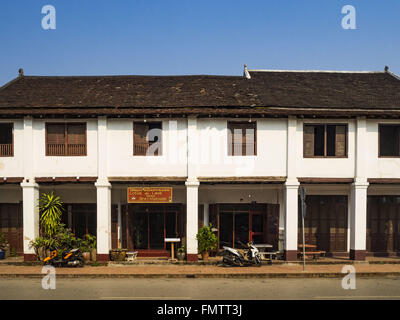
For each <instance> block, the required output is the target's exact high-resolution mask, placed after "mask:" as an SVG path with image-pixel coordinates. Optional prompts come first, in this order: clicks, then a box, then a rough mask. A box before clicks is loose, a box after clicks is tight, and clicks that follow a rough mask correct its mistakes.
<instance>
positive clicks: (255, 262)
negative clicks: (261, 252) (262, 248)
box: [254, 257, 261, 267]
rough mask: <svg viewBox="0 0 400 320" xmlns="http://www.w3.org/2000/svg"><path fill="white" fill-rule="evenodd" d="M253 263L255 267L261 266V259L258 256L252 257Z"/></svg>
mask: <svg viewBox="0 0 400 320" xmlns="http://www.w3.org/2000/svg"><path fill="white" fill-rule="evenodd" d="M254 265H255V266H256V267H261V259H260V257H254Z"/></svg>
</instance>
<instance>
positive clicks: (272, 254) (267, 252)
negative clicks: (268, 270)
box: [259, 251, 279, 263]
mask: <svg viewBox="0 0 400 320" xmlns="http://www.w3.org/2000/svg"><path fill="white" fill-rule="evenodd" d="M278 253H279V252H278V251H262V252H259V254H260V256H261V260H264V261H268V262H269V263H272V257H274V258H276V255H277V254H278ZM265 256H268V258H265Z"/></svg>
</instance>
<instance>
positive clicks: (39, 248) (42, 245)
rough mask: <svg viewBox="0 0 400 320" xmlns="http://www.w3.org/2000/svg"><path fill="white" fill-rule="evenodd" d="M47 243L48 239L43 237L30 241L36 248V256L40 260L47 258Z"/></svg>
mask: <svg viewBox="0 0 400 320" xmlns="http://www.w3.org/2000/svg"><path fill="white" fill-rule="evenodd" d="M46 243H47V242H46V239H45V238H43V237H37V238H36V239H35V240H32V241H31V242H30V243H29V246H30V247H31V248H32V247H33V248H34V250H35V254H36V257H37V258H38V260H40V261H43V259H44V258H46V249H47V248H46Z"/></svg>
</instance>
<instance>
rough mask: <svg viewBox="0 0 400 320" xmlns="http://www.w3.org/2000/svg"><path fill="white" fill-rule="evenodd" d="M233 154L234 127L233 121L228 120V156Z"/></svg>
mask: <svg viewBox="0 0 400 320" xmlns="http://www.w3.org/2000/svg"><path fill="white" fill-rule="evenodd" d="M232 155H233V127H232V123H231V122H228V156H232Z"/></svg>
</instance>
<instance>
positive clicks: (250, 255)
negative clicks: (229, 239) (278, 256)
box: [218, 241, 261, 267]
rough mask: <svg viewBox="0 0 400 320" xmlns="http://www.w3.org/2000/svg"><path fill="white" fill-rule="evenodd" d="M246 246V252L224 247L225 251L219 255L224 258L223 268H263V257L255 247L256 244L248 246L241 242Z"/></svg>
mask: <svg viewBox="0 0 400 320" xmlns="http://www.w3.org/2000/svg"><path fill="white" fill-rule="evenodd" d="M239 244H242V245H243V246H245V249H244V250H240V249H234V248H231V247H227V246H223V247H222V248H223V249H224V250H223V251H222V252H220V253H219V254H218V255H220V256H222V257H223V258H222V265H223V266H226V267H227V266H238V267H243V266H245V265H255V266H257V267H261V256H260V254H259V251H258V249H257V247H255V246H254V242H253V241H252V242H248V243H247V245H244V244H243V243H241V242H239Z"/></svg>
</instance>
